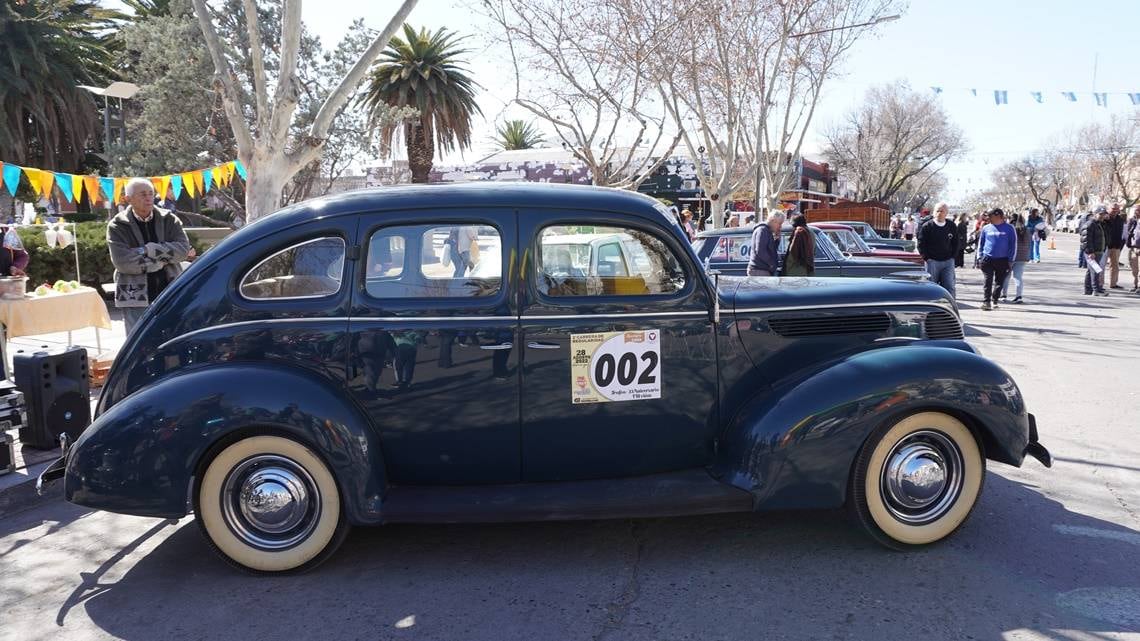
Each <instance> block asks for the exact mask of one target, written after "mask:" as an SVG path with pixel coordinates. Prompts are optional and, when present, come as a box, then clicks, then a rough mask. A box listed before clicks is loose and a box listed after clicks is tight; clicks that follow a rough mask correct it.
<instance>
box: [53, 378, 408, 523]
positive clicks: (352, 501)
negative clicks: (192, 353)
mask: <svg viewBox="0 0 1140 641" xmlns="http://www.w3.org/2000/svg"><path fill="white" fill-rule="evenodd" d="M250 433H274V434H280V435H282V436H287V437H291V438H294V439H296V440H298V441H300V442H302V443H304V444H306V445H308V446H309V447H311V448H313V450H314V451H316V452H317V453H318V454H319V455H320V456H321V457H322V458H323V459H324V460H325V462H326V463H327V464H328V465H329V467H330V469H331V470H332V472H333V474H334V475H335V476H336V479H337V482H338V483H339V485H340V489H341V493H342V495H343V500H342V504H343V505H344V509H345V512H346V514H347V516H348V518H349V520H350V521H351V522H353V523H372V522H377V521H379V516H380V503H381V499H382V495H383V490H384V481H385V476H384V465H383V455H382V452H381V448H380V439H379V437H378V436H377V434H376V433H375V431H374V430H373V429H372V427H371V426H370V425H369V423H368V421H367V420H366V418H365V416H364V415H363V414H362V413H361V412H360V411H359V410H358V408H356V407H355V405H353V404H352V403H351V402H350V401H349V400H347V397H346V396H345V395H344V393H343V391H342V390H340V389H339V388H337V386H336V385H335V384H334V383H333V382H332V381H328V380H326V379H324V378H321V377H319V376H317V375H315V374H313V373H312V372H309V371H306V370H302V369H299V368H294V367H290V366H285V365H280V364H275V365H274V366H272V367H271V366H268V365H264V364H248V363H235V364H228V365H217V364H212V365H211V366H210V367H209V368H203V369H198V370H190V371H187V372H185V373H182V374H179V375H176V376H173V377H170V378H166V379H163V380H161V381H159V382H156V383H154V384H152V385H150V386H148V387H145V388H143V389H141V390H139V391H137V392H135V393H134V394H131V395H130V396H128V397H127V398H125V399H123V400H122V401H120V402H119V403H117V404H115V405H114V406H113V407H111V408H110V409H109V410H107V411H106V412H105V413H104V414H102V415H101V416H99V418H98V419H97V420H96V421H95V422H94V423H93V424H92V425H91V426H90V427H89V428H88V429H87V430H86V431H84V433H83V434H82V435H81V436H80V438H79V440H78V441H76V443H75V445H74V446H73V448H72V450H71V452H70V453H69V454H68V460H67V471H66V475H65V483H64V487H65V491H66V496H67V499H68V500H69V501H71V502H73V503H77V504H79V505H85V506H89V507H94V508H98V509H101V510H108V511H111V512H122V513H125V514H137V515H140V516H158V517H167V518H173V517H180V516H184V515H185V514H186V513H187V511H188V503H189V496H190V491H191V489H192V488H191V483H192V482H193V481H194V478H195V477H196V476H197V475H198V474H199V473H200V471H201V469H202V468H203V466H204V465H205V464H206V463H207V462H208V460H207V459H208V458H209V457H211V456H212V455H213V454H215V453H216V451H217V450H218V449H219V448H220V447H221V446H224V445H226V444H228V443H230V442H233V441H234V440H237V439H238V438H240V437H242V436H244V435H245V434H250Z"/></svg>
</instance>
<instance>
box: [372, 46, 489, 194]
mask: <svg viewBox="0 0 1140 641" xmlns="http://www.w3.org/2000/svg"><path fill="white" fill-rule="evenodd" d="M459 41H460V38H457V37H456V35H455V34H454V33H453V32H450V31H448V30H447V29H444V28H440V29H439V30H438V31H436V32H435V33H429V32H428V31H427V30H426V29H420V30H419V31H416V30H415V29H413V28H412V26H411V25H408V24H405V25H404V37H403V38H402V39H401V38H400V37H399V36H395V37H393V38H392V41H391V42H390V43H389V44H388V48H387V49H385V50H384V52H383V53H381V54H380V58H379V59H378V60H377V61H376V62H375V64H374V65H373V67H372V71H371V72H370V74H369V81H368V86H367V88H366V90H365V94H364V98H363V101H364V104H365V106H366V107H367V109H368V112H369V118H370V120H371V121H372V122H373V123H374V126H379V128H380V137H381V140H382V142H383V144H384V146H385V147H386V148H391V143H392V141H393V139H394V137H395V136H396V134H397V132H400V133H402V135H403V136H404V141H405V143H406V144H407V147H408V166H409V168H410V169H411V171H412V182H414V183H426V182H427V181H428V173H429V172H430V171H431V165H432V160H433V159H434V158H435V148H436V146H439V148H440V149H443V150H445V151H451V150H453V149H455V148H456V147H459V148H460V149H466V148H470V147H471V118H472V117H473V116H474V114H479V115H483V112H482V111H480V109H479V105H477V104H475V89H476V88H477V87H478V86H479V85H478V84H476V83H475V81H474V80H472V79H471V77H470V76H468V75H467V74H468V72H467V70H466V69H464V68H463V67H462V66H461V65H462V64H463V63H462V61H461V60H459V57H460V56H461V55H463V54H465V53H467V50H465V49H459V48H458V47H457V45H458V43H459ZM409 106H410V107H414V108H415V109H416V110H417V111H418V112H419V115H417V116H416V117H414V118H411V119H409V120H405V121H402V122H391V121H390V120H389V119H386V118H384V115H385V114H386V113H388V109H389V108H400V107H409Z"/></svg>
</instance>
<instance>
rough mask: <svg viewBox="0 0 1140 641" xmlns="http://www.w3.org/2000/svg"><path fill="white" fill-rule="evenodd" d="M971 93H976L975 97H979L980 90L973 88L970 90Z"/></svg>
mask: <svg viewBox="0 0 1140 641" xmlns="http://www.w3.org/2000/svg"><path fill="white" fill-rule="evenodd" d="M970 93H972V94H974V97H975V98H977V97H978V90H977V89H971V90H970Z"/></svg>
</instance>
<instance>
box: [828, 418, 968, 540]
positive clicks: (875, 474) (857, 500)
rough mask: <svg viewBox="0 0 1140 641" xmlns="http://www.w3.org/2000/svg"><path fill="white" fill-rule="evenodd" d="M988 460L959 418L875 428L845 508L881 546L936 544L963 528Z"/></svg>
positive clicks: (918, 420) (857, 466)
mask: <svg viewBox="0 0 1140 641" xmlns="http://www.w3.org/2000/svg"><path fill="white" fill-rule="evenodd" d="M985 472H986V461H985V457H984V456H983V455H982V451H981V448H980V447H979V445H978V441H977V439H975V438H974V435H973V433H972V432H970V429H969V428H967V427H966V426H965V425H964V424H963V423H962V422H961V421H959V420H958V419H956V418H954V417H952V416H949V415H947V414H942V413H940V412H921V413H918V414H912V415H910V416H907V417H905V418H903V419H901V420H899V421H898V422H896V423H894V424H891V425H886V426H883V427H882V428H880V429H879V430H878V431H877V432H876V433H875V434H874V435H873V436H872V437H871V438H869V439H868V440H867V442H866V443H865V444H864V445H863V449H862V450H861V451H860V452H859V458H858V459H857V460H856V462H855V469H854V472H853V474H852V477H851V484H850V487H849V489H848V508H849V509H850V510H851V511H852V513H853V516H854V518H855V519H856V520H857V521H858V522H859V523H860V525H862V526H863V528H864V529H866V530H867V532H868V533H869V534H870V535H871V537H872V538H874V539H875V540H876V541H878V542H879V543H881V544H883V545H885V546H887V547H890V548H894V549H897V550H907V549H912V548H917V547H922V546H925V545H929V544H931V543H934V542H936V541H939V540H941V539H943V538H945V537H947V536H949V535H950V534H951V533H953V532H954V531H955V530H956V529H958V527H959V526H961V525H962V523H964V522H965V521H966V517H968V516H969V515H970V512H971V511H972V510H973V509H974V505H975V504H976V503H977V500H978V496H979V495H980V494H981V491H982V483H983V480H984V478H985Z"/></svg>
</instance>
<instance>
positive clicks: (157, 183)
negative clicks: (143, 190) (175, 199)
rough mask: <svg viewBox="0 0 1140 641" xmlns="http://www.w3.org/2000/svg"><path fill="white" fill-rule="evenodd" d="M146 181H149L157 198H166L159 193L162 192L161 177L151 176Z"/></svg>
mask: <svg viewBox="0 0 1140 641" xmlns="http://www.w3.org/2000/svg"><path fill="white" fill-rule="evenodd" d="M147 180H149V181H150V184H151V185H153V186H154V193H155V195H156V196H158V197H159V198H166V196H164V195H163V194H162V191H161V190H162V177H161V176H151V177H150V178H148V179H147Z"/></svg>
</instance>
